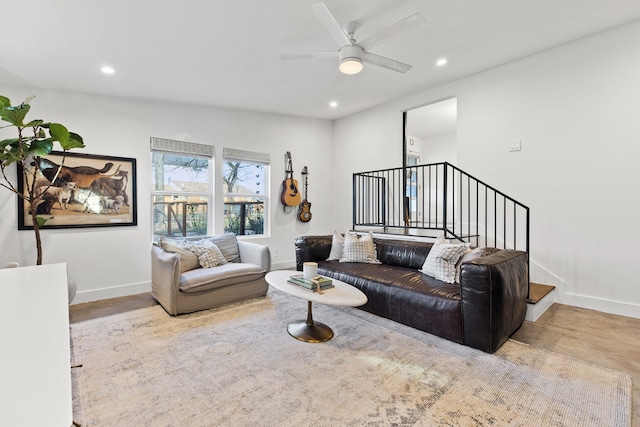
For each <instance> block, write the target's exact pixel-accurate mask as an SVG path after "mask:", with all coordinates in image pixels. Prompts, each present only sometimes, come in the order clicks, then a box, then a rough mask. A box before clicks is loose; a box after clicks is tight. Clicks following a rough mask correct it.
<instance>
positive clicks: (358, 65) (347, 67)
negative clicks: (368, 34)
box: [338, 58, 364, 75]
mask: <svg viewBox="0 0 640 427" xmlns="http://www.w3.org/2000/svg"><path fill="white" fill-rule="evenodd" d="M363 68H364V66H363V65H362V60H361V59H360V58H345V59H343V60H341V61H340V66H339V67H338V69H339V70H340V72H341V73H343V74H349V75H351V74H358V73H359V72H360V71H362V69H363Z"/></svg>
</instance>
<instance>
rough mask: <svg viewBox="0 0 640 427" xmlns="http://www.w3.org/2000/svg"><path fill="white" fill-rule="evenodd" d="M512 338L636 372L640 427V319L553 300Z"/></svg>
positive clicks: (126, 306)
mask: <svg viewBox="0 0 640 427" xmlns="http://www.w3.org/2000/svg"><path fill="white" fill-rule="evenodd" d="M155 304H156V302H155V301H154V300H153V298H152V297H151V295H150V294H139V295H132V296H128V297H121V298H114V299H109V300H102V301H96V302H89V303H83V304H77V305H72V306H71V307H70V316H71V317H70V322H71V323H74V322H81V321H83V320H87V319H92V318H96V317H101V316H107V315H110V314H115V313H121V312H126V311H130V310H136V309H138V308H143V307H148V306H152V305H155ZM512 338H513V339H515V340H517V341H520V342H524V343H527V344H530V345H533V346H535V347H539V348H543V349H546V350H550V351H553V352H556V353H560V354H565V355H569V356H573V357H576V358H578V359H581V360H585V361H588V362H592V363H595V364H598V365H600V366H605V367H608V368H611V369H615V370H617V371H622V372H626V373H628V374H629V375H631V379H632V382H633V397H632V398H633V407H632V411H633V415H632V426H633V427H640V319H635V318H630V317H624V316H616V315H613V314H607V313H601V312H598V311H594V310H587V309H584V308H578V307H572V306H568V305H562V304H554V305H552V306H551V308H549V310H547V312H546V313H544V314H543V315H542V316H541V317H540V318H539V319H538V320H537V321H536V322H526V321H525V322H524V324H523V325H522V327H521V328H520V329H519V330H518V331H517V332H516V333H515V334H514V335H513V336H512ZM611 427H614V426H611Z"/></svg>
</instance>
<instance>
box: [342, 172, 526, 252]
mask: <svg viewBox="0 0 640 427" xmlns="http://www.w3.org/2000/svg"><path fill="white" fill-rule="evenodd" d="M360 227H368V228H374V229H380V231H381V232H385V233H394V232H395V233H403V234H418V235H420V234H419V233H420V232H421V231H420V230H423V231H422V233H425V232H424V230H434V231H439V232H442V233H441V234H443V235H444V236H445V238H448V239H456V240H459V241H462V242H469V243H471V244H472V245H473V246H491V247H497V248H505V249H506V248H509V249H519V250H522V251H525V252H527V254H529V208H528V207H527V206H525V205H524V204H522V203H520V202H518V201H517V200H515V199H513V198H512V197H509V196H507V195H506V194H504V193H503V192H501V191H498V190H497V189H495V188H494V187H492V186H490V185H488V184H486V183H484V182H483V181H481V180H479V179H477V178H475V177H473V176H471V175H470V174H468V173H466V172H464V171H462V170H460V169H459V168H457V167H456V166H454V165H452V164H450V163H447V162H443V163H433V164H427V165H418V166H408V167H406V168H394V169H383V170H378V171H370V172H360V173H354V174H353V229H358V228H360Z"/></svg>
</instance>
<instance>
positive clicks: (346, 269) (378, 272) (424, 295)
mask: <svg viewBox="0 0 640 427" xmlns="http://www.w3.org/2000/svg"><path fill="white" fill-rule="evenodd" d="M318 273H319V274H321V275H324V276H328V277H332V278H334V279H337V280H341V281H343V282H346V283H349V284H351V285H353V286H355V287H356V288H358V289H360V290H361V291H362V292H364V293H365V294H366V295H367V298H368V301H367V303H366V304H365V305H363V306H361V307H359V308H361V309H363V310H366V311H369V312H371V313H374V314H377V315H379V316H383V317H387V318H389V319H393V320H395V321H397V322H400V323H403V324H405V325H408V326H411V327H414V328H417V329H420V330H423V331H427V332H429V333H432V334H434V335H438V336H440V337H443V338H446V339H448V340H451V341H454V342H458V343H461V342H463V330H462V308H461V307H462V305H461V304H462V303H461V300H460V285H459V284H457V283H444V282H442V281H440V280H437V279H434V278H433V277H429V276H426V275H424V274H422V273H420V272H419V271H417V270H414V269H412V268H406V267H397V266H391V265H385V264H381V265H375V264H357V263H339V262H336V261H321V262H319V263H318Z"/></svg>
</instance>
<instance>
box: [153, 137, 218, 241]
mask: <svg viewBox="0 0 640 427" xmlns="http://www.w3.org/2000/svg"><path fill="white" fill-rule="evenodd" d="M155 153H162V154H171V155H175V156H182V157H191V158H198V159H203V160H206V161H207V163H208V165H207V168H208V173H207V177H208V180H207V181H208V182H207V190H206V192H204V191H166V190H156V188H155V185H154V182H155V177H154V176H153V173H154V160H153V159H154V154H155ZM150 160H151V173H152V176H151V192H150V193H151V194H150V195H151V236H152V240H153V241H156V240H157V239H156V236H158V239H159V238H161V236H162V235H159V234H156V230H155V224H156V221H155V215H156V209H155V203H156V197H161V198H163V199H165V198H166V196H177V197H178V198H179V197H190V196H195V197H201V198H206V201H207V202H206V206H207V214H206V219H207V229H206V232H205V234H203V235H202V236H205V235H211V233H212V231H213V229H214V215H215V214H214V206H215V203H214V196H215V194H214V182H215V178H214V177H215V174H214V169H215V161H214V160H215V147H213V146H211V145H204V144H195V143H192V142H185V141H176V140H169V139H163V138H154V137H152V138H151V150H150ZM163 164H164V163H163ZM185 233H186V230H185V232H183V233H182V234H183V236H176V237H184V234H185Z"/></svg>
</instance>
